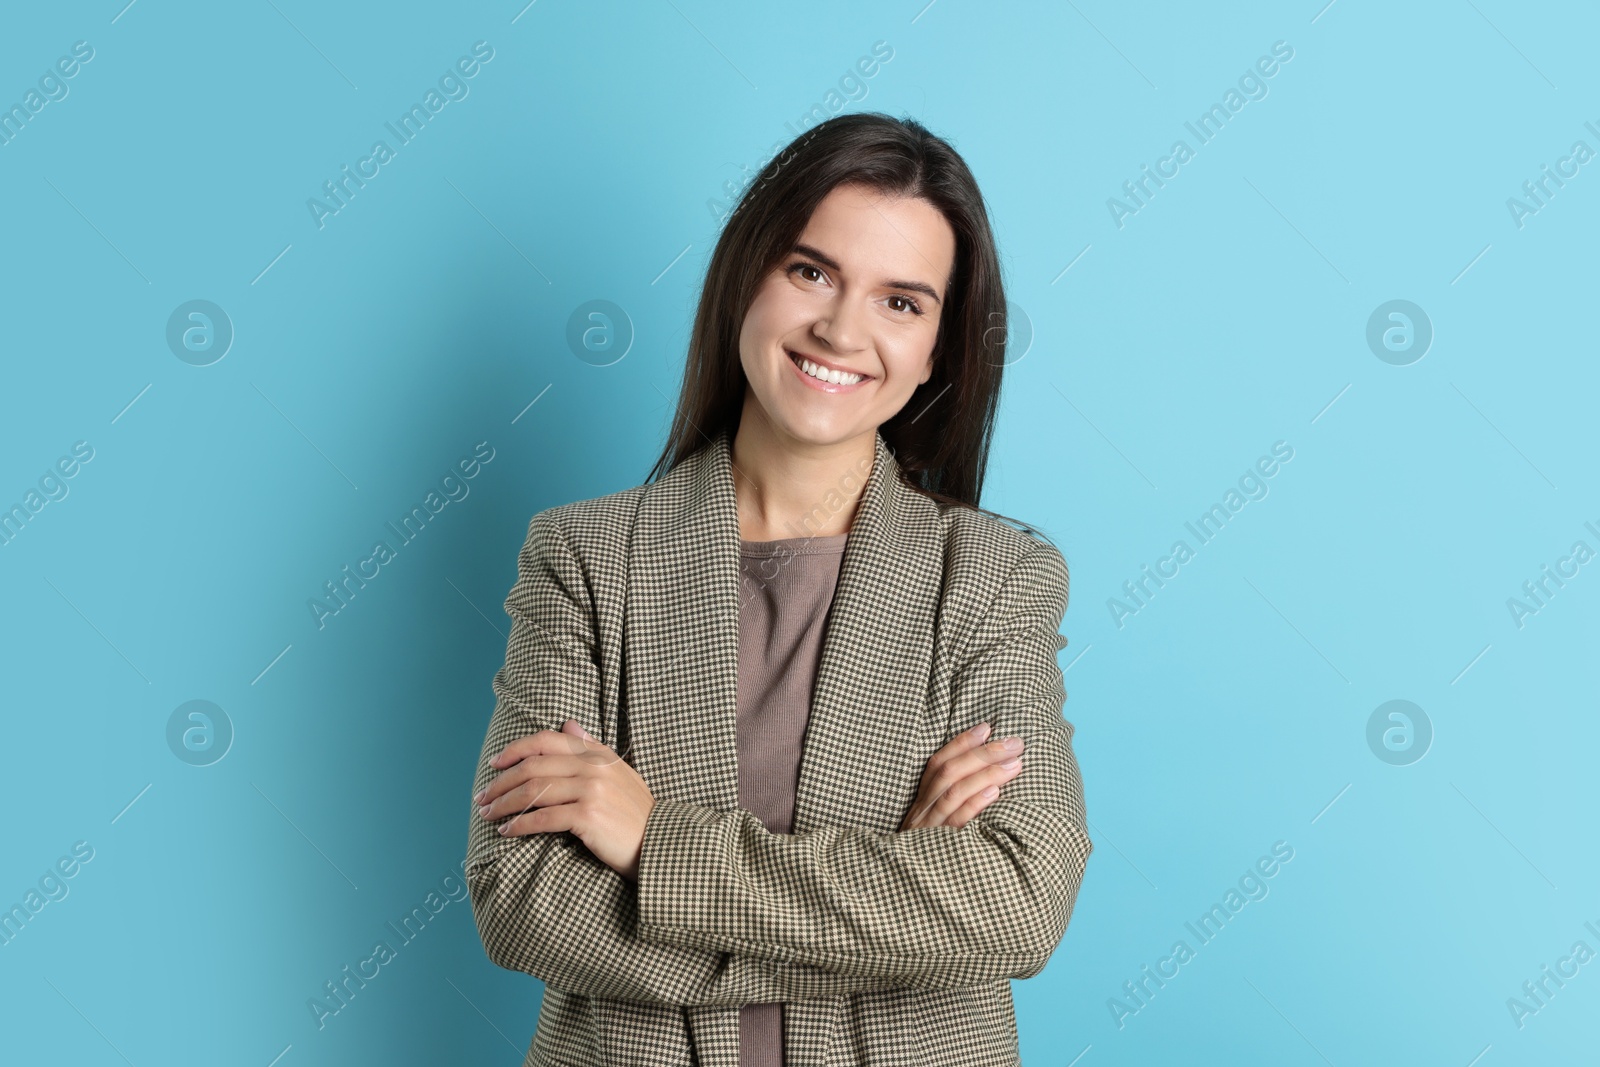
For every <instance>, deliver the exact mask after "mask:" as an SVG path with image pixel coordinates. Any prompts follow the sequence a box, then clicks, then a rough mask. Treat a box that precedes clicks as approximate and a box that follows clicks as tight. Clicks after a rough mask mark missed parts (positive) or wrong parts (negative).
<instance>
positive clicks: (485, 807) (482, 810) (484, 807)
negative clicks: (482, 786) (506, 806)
mask: <svg viewBox="0 0 1600 1067" xmlns="http://www.w3.org/2000/svg"><path fill="white" fill-rule="evenodd" d="M478 814H479V815H481V816H483V817H484V818H486V819H487V818H488V817H489V805H487V804H484V805H482V806H481V807H479V808H478Z"/></svg>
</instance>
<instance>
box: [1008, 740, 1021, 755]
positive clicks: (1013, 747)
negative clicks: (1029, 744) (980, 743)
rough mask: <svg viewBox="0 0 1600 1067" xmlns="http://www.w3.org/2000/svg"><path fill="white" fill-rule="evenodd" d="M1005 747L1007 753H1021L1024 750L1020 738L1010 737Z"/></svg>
mask: <svg viewBox="0 0 1600 1067" xmlns="http://www.w3.org/2000/svg"><path fill="white" fill-rule="evenodd" d="M1004 747H1005V750H1006V751H1007V752H1017V751H1020V750H1021V748H1022V738H1020V737H1008V738H1006V739H1005V742H1004Z"/></svg>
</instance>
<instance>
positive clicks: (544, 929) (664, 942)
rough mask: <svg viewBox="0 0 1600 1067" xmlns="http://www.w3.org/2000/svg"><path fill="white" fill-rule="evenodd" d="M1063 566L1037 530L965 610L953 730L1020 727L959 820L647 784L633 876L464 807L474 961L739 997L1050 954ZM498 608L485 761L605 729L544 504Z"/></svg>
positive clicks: (1065, 753) (907, 979) (588, 609)
mask: <svg viewBox="0 0 1600 1067" xmlns="http://www.w3.org/2000/svg"><path fill="white" fill-rule="evenodd" d="M1066 599H1067V570H1066V565H1065V563H1064V562H1063V561H1062V559H1061V556H1060V554H1059V553H1058V552H1057V551H1056V550H1055V549H1054V548H1052V547H1050V546H1048V545H1045V544H1042V543H1041V544H1039V545H1038V546H1036V547H1035V548H1034V549H1033V550H1032V551H1030V552H1029V553H1028V554H1027V555H1026V556H1025V557H1024V558H1023V559H1022V560H1021V561H1019V562H1018V564H1017V565H1016V567H1015V568H1014V569H1013V570H1012V572H1011V574H1010V575H1009V576H1008V577H1007V579H1006V580H1005V582H1004V583H1003V584H1002V586H1001V588H1000V590H999V592H998V593H997V594H996V596H995V598H994V601H993V603H992V604H991V605H990V607H989V610H988V611H987V612H986V613H985V615H984V617H983V619H982V620H981V621H980V622H979V623H978V624H977V627H976V629H975V630H974V632H973V633H972V635H971V636H970V638H969V639H968V641H967V643H966V648H965V651H964V653H963V657H962V659H963V663H964V666H963V668H962V669H961V671H960V673H959V674H958V675H957V676H956V678H955V679H954V681H953V684H952V693H951V697H952V701H953V705H954V710H953V713H952V723H953V728H954V729H955V730H962V729H966V728H967V727H969V726H971V725H973V724H975V723H977V722H980V721H987V722H989V723H991V724H992V725H993V735H992V736H995V737H1002V736H1007V735H1011V734H1015V735H1017V736H1020V737H1022V738H1023V739H1024V742H1025V744H1026V748H1025V752H1026V754H1027V755H1026V759H1025V763H1024V766H1023V769H1022V771H1021V772H1020V773H1018V775H1017V776H1016V777H1015V778H1014V779H1012V780H1011V781H1010V782H1007V783H1006V785H1005V787H1004V789H1003V790H1002V793H1001V795H1000V796H999V797H998V798H997V799H996V800H994V801H993V802H992V803H991V804H989V806H988V807H986V808H985V809H984V810H983V811H982V812H980V813H979V814H978V815H977V816H976V817H975V818H973V819H972V820H971V821H970V822H968V823H967V825H965V826H963V827H962V828H961V829H959V830H957V829H953V828H951V827H948V826H937V827H924V828H919V829H914V830H905V831H898V832H889V833H886V832H880V831H872V830H866V829H861V828H855V827H835V826H828V827H823V828H820V829H816V830H812V831H809V832H807V833H802V834H773V833H771V832H769V831H768V830H767V829H766V828H765V827H764V826H763V825H762V824H761V822H760V820H759V819H758V818H757V817H756V816H755V814H754V813H752V812H749V811H745V810H743V809H736V810H734V811H720V810H717V809H713V808H710V807H706V806H703V805H698V804H690V803H686V802H683V801H675V800H670V799H666V798H659V797H658V798H656V803H655V807H654V808H653V809H652V811H651V813H650V819H649V822H648V823H647V824H646V828H645V836H644V843H643V849H642V852H641V854H640V860H639V872H638V881H637V883H635V882H632V881H629V880H628V879H626V878H624V877H623V876H622V875H620V874H618V873H617V872H616V871H613V870H612V869H611V868H610V867H608V866H606V865H605V864H603V863H601V862H600V861H599V860H598V859H596V858H595V857H594V856H593V855H592V854H591V853H590V852H589V850H588V849H587V848H586V847H585V846H584V845H583V843H582V842H581V841H580V840H578V839H577V837H576V836H574V835H573V834H571V833H567V832H561V833H538V834H531V835H528V836H526V837H504V836H501V835H500V834H499V833H497V832H496V828H495V826H494V825H493V824H492V823H490V822H488V821H486V820H484V819H483V818H481V817H479V815H478V814H477V811H476V809H474V810H473V812H472V814H471V825H470V830H469V836H468V855H467V881H468V885H469V888H470V890H471V895H472V907H473V915H474V918H475V919H476V921H477V925H478V932H479V936H480V937H481V939H482V941H483V944H484V948H485V950H486V951H487V952H488V955H489V958H490V959H491V960H493V961H494V962H495V963H496V964H498V965H500V966H502V967H506V968H508V969H512V970H518V971H524V972H526V973H528V974H532V975H534V976H535V977H537V978H540V979H542V980H544V981H545V982H546V983H547V984H549V985H552V986H554V987H555V988H557V989H560V990H562V991H564V992H569V993H577V994H581V995H585V996H593V997H601V998H606V999H612V1000H625V1001H645V1002H651V1003H658V1004H660V1003H665V1004H673V1005H700V1004H706V1005H724V1006H735V1005H742V1004H748V1003H762V1002H769V1001H792V1000H806V999H814V998H820V997H829V996H839V995H847V994H851V993H857V992H863V991H868V990H877V989H887V988H928V989H944V988H952V987H957V986H964V985H976V984H983V983H990V982H995V981H999V980H1002V979H1005V978H1030V977H1032V976H1033V975H1035V974H1038V973H1039V972H1040V971H1041V970H1043V969H1044V966H1045V964H1046V963H1047V962H1048V960H1049V958H1050V955H1051V953H1052V952H1053V951H1054V950H1055V947H1056V945H1057V944H1059V942H1060V940H1061V937H1062V935H1063V934H1064V933H1065V931H1066V927H1067V921H1068V919H1069V918H1070V917H1071V913H1072V907H1073V903H1074V901H1075V900H1076V897H1077V891H1078V886H1079V884H1080V883H1081V880H1082V876H1083V870H1084V866H1085V864H1086V862H1087V860H1088V857H1089V853H1090V851H1091V848H1092V845H1091V843H1090V840H1089V837H1088V834H1087V831H1086V829H1085V825H1086V824H1085V819H1084V811H1083V795H1082V786H1081V783H1080V779H1079V774H1078V766H1077V761H1076V759H1075V758H1074V756H1073V753H1072V747H1071V738H1072V726H1071V725H1070V724H1069V723H1067V722H1066V721H1065V720H1064V719H1063V718H1062V717H1061V707H1062V703H1063V701H1064V699H1065V691H1064V689H1063V682H1062V677H1061V671H1060V668H1059V667H1058V666H1057V664H1056V659H1055V657H1056V652H1057V651H1058V650H1059V648H1060V642H1059V637H1058V634H1057V630H1058V629H1059V626H1060V622H1061V617H1062V615H1063V613H1064V611H1065V608H1066ZM505 608H506V611H507V613H508V614H509V615H510V617H511V620H512V630H511V637H510V640H509V642H508V645H507V649H506V661H505V664H504V666H503V667H501V669H500V670H499V671H498V672H496V674H495V676H494V692H495V698H496V699H495V709H494V714H493V716H492V717H491V719H490V722H489V729H488V732H487V736H486V737H485V739H484V745H483V750H482V753H481V754H480V757H479V762H478V770H477V776H476V781H475V783H474V786H473V789H474V792H476V791H477V790H479V789H482V788H484V787H486V786H487V785H488V784H489V782H490V781H492V780H493V778H494V776H495V774H496V773H498V772H497V771H496V769H495V768H493V767H491V766H490V765H489V762H488V761H489V759H490V757H492V756H493V755H494V754H495V753H497V752H499V751H500V750H501V749H502V748H504V747H505V746H506V745H507V744H509V743H510V742H512V741H513V740H515V739H516V738H519V737H523V736H526V735H528V734H530V733H535V732H537V731H539V730H559V729H560V728H561V725H562V723H563V722H565V721H566V720H567V719H568V718H574V719H577V720H578V722H579V723H580V724H582V725H583V727H584V728H585V729H586V730H588V731H589V732H590V733H591V734H593V735H595V736H596V737H600V736H601V727H600V722H599V719H598V709H599V708H600V706H601V697H602V689H601V675H600V670H599V667H598V649H597V648H596V644H595V640H596V639H595V626H594V608H593V604H592V602H591V600H590V597H589V592H588V586H587V583H586V582H585V580H584V575H583V572H582V568H581V566H580V565H579V562H578V560H577V557H576V556H575V555H574V553H573V551H572V548H571V546H570V544H569V543H568V541H567V539H566V536H565V534H563V533H562V531H561V530H560V528H559V526H558V525H557V520H556V519H555V517H554V516H553V515H552V514H550V513H548V512H541V513H540V514H539V515H536V516H534V518H533V521H532V522H531V523H530V524H529V531H528V537H527V540H526V541H525V543H524V544H523V547H522V550H521V553H520V554H519V556H518V567H517V580H516V583H515V584H514V585H513V587H512V590H511V593H510V595H509V596H508V597H507V598H506V603H505Z"/></svg>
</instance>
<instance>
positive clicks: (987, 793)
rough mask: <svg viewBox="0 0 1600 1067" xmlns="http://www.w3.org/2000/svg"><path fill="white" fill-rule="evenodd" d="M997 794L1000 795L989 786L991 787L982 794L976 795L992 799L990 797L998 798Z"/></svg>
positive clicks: (994, 788)
mask: <svg viewBox="0 0 1600 1067" xmlns="http://www.w3.org/2000/svg"><path fill="white" fill-rule="evenodd" d="M999 794H1000V790H999V789H997V788H996V787H994V786H992V785H991V786H989V788H987V789H985V790H984V791H983V792H982V793H979V794H978V795H979V796H984V797H992V796H998V795H999Z"/></svg>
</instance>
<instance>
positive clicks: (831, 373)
mask: <svg viewBox="0 0 1600 1067" xmlns="http://www.w3.org/2000/svg"><path fill="white" fill-rule="evenodd" d="M795 363H796V364H798V365H799V367H800V369H801V370H802V371H804V372H805V373H807V374H809V375H810V376H811V377H813V378H816V379H818V380H819V381H824V382H828V383H830V384H833V385H854V384H855V383H856V382H859V381H861V379H862V376H861V375H859V374H846V373H844V372H843V371H837V370H824V369H823V368H821V367H819V366H817V365H816V364H815V363H813V362H811V361H810V360H809V359H806V358H804V357H800V358H798V359H796V360H795Z"/></svg>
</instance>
